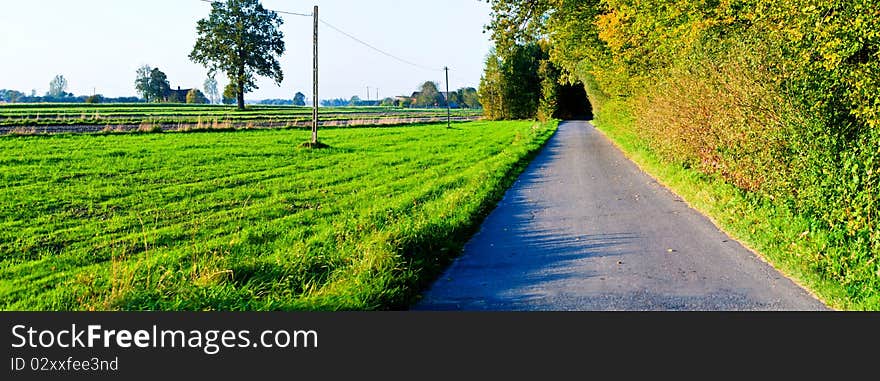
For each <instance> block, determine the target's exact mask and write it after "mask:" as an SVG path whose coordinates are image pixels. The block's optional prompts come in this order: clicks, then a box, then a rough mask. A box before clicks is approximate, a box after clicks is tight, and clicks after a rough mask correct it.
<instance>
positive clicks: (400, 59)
mask: <svg viewBox="0 0 880 381" xmlns="http://www.w3.org/2000/svg"><path fill="white" fill-rule="evenodd" d="M319 21H321V23H322V24H324V25H326V26H328V27H329V28H330V29H333V30H335V31H337V32H339V33H340V34H342V35H343V36H345V37H348V38H350V39H352V40H354V41H355V42H357V43H359V44H361V45H364V46H366V47H368V48H370V49H373V50H375V51H376V52H379V53H381V54H383V55H385V56H387V57H390V58H393V59H395V60H397V61H400V62H403V63H405V64H407V65H410V66H413V67H417V68H419V69H423V70H428V71H443V70H445V68H443V69H438V68H432V67H428V66H425V65H419V64H417V63H415V62H412V61H408V60H405V59H403V58H400V57H398V56H395V55H393V54H391V53H388V52H386V51H384V50H382V49H379V48H377V47H375V46H373V45H371V44H369V43H367V42H364V41H363V40H361V39H359V38H357V37H355V36H353V35H351V34H349V33H346V32H345V31H343V30H342V29H339V28H337V27H335V26H333V25H332V24H330V23H328V22H326V21H324V20H322V19H320V20H319Z"/></svg>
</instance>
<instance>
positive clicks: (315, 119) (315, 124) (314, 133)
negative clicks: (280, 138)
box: [312, 5, 318, 145]
mask: <svg viewBox="0 0 880 381" xmlns="http://www.w3.org/2000/svg"><path fill="white" fill-rule="evenodd" d="M314 16H315V41H314V42H315V51H314V55H315V56H314V64H315V66H314V78H313V79H312V84H313V85H314V89H313V91H314V92H313V93H312V94H313V96H314V105H312V106H313V107H314V108H313V109H312V145H317V144H318V6H317V5H316V6H315V12H314Z"/></svg>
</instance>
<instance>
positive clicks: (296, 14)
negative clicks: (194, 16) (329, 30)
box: [199, 0, 313, 17]
mask: <svg viewBox="0 0 880 381" xmlns="http://www.w3.org/2000/svg"><path fill="white" fill-rule="evenodd" d="M199 1H202V2H205V3H222V1H219V0H199ZM270 10H271V11H272V12H275V13H282V14H285V15H293V16H303V17H312V16H313V15H312V14H305V13H297V12H287V11H276V10H274V9H270Z"/></svg>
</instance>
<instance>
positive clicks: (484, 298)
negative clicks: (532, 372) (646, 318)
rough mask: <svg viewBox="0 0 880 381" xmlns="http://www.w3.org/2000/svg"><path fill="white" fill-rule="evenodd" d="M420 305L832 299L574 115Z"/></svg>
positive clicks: (757, 305)
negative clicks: (749, 245)
mask: <svg viewBox="0 0 880 381" xmlns="http://www.w3.org/2000/svg"><path fill="white" fill-rule="evenodd" d="M413 309H415V310H501V311H514V310H552V311H568V310H586V311H604V310H612V311H626V310H636V311H651V310H700V311H711V310H721V311H751V310H794V311H810V310H824V309H827V308H826V307H825V305H824V304H823V303H821V302H820V301H818V300H817V299H815V298H814V297H812V296H811V295H810V294H809V293H808V292H806V291H805V290H803V289H802V288H800V287H799V286H798V285H796V284H795V283H794V282H792V281H791V280H789V279H788V278H786V277H785V276H783V275H782V274H780V273H779V272H778V271H776V270H775V269H774V268H773V267H771V266H769V265H768V264H766V263H765V262H763V261H762V260H760V259H759V258H758V257H756V256H755V254H754V253H752V252H751V251H749V250H748V249H746V248H744V247H743V246H742V245H740V244H739V243H738V242H736V241H735V240H733V239H731V238H730V237H728V236H727V235H726V234H724V233H723V232H721V231H719V230H718V228H717V227H715V225H713V224H712V222H711V221H710V220H709V219H707V218H706V217H704V216H703V215H701V214H700V213H698V212H697V211H695V210H693V209H691V208H689V207H688V206H687V205H686V204H685V203H684V202H682V201H681V200H680V199H679V198H678V197H677V196H675V195H674V194H673V193H672V192H670V191H669V190H667V189H666V188H665V187H663V186H662V185H660V184H658V183H657V182H656V181H654V180H653V179H652V178H651V177H650V176H648V175H646V174H645V173H643V172H642V171H641V170H639V169H638V167H636V165H635V164H633V163H632V162H631V161H629V160H628V159H627V158H626V157H625V156H624V155H623V154H622V153H621V152H620V151H619V150H618V149H617V148H616V147H614V146H613V145H612V144H611V143H610V142H609V141H608V140H607V138H605V136H604V135H602V134H601V133H599V132H598V131H596V130H595V128H594V127H593V126H592V125H590V124H589V123H587V122H574V121H573V122H565V123H563V124H561V125H560V128H559V131H558V132H557V134H556V135H555V136H554V137H553V138H552V139H551V140H550V142H548V144H547V146H546V147H545V148H544V150H543V151H542V152H541V154H540V155H539V156H538V157H537V158H536V159H535V160H534V161H533V162H532V163H531V165H530V166H529V167H528V168H527V169H526V171H525V172H524V173H523V174H522V176H521V177H520V178H519V180H518V181H517V182H516V184H515V185H514V186H513V187H512V188H511V189H510V190H508V192H507V193H506V195H505V197H504V199H503V200H502V201H501V202H500V203H499V205H498V208H497V209H496V210H495V211H493V212H492V213H491V214H490V215H489V216H488V217H487V219H486V220H485V221H484V223H483V226H482V228H481V230H480V231H479V232H478V233H477V234H476V235H475V236H474V237H473V238H472V239H471V241H470V242H469V243H468V244H467V245H466V246H465V249H464V253H463V254H462V256H461V257H460V258H458V259H457V260H456V261H455V262H454V263H453V264H452V266H450V268H449V269H448V270H447V271H446V272H445V273H444V274H443V275H442V276H441V277H440V278H439V280H438V281H437V282H436V283H435V284H434V285H433V286H432V287H431V288H430V290H428V291H427V292H426V293H425V294H424V295H423V299H422V300H421V301H420V302H419V303H417V304H416V305H415V306H413Z"/></svg>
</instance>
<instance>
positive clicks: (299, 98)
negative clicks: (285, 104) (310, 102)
mask: <svg viewBox="0 0 880 381" xmlns="http://www.w3.org/2000/svg"><path fill="white" fill-rule="evenodd" d="M293 105H294V106H305V105H306V95H305V94H303V93H300V92H297V93H296V95H294V96H293Z"/></svg>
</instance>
